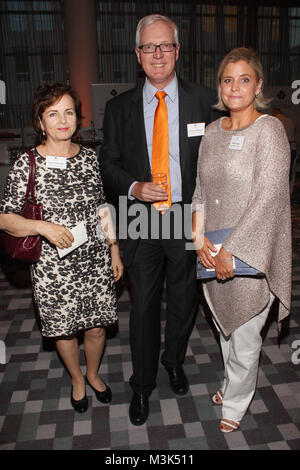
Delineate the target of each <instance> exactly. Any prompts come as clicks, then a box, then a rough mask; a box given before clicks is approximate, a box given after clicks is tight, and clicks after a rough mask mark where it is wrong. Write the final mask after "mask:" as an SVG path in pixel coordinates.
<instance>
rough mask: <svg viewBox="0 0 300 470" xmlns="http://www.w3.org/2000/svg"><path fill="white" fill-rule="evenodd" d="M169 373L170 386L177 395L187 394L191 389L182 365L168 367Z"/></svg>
mask: <svg viewBox="0 0 300 470" xmlns="http://www.w3.org/2000/svg"><path fill="white" fill-rule="evenodd" d="M166 371H167V372H168V374H169V379H170V387H171V389H172V390H173V392H174V393H176V395H185V394H186V393H187V392H188V390H189V383H188V380H187V378H186V375H185V373H184V371H183V368H182V367H181V366H177V367H166Z"/></svg>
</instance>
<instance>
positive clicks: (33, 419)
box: [0, 173, 300, 451]
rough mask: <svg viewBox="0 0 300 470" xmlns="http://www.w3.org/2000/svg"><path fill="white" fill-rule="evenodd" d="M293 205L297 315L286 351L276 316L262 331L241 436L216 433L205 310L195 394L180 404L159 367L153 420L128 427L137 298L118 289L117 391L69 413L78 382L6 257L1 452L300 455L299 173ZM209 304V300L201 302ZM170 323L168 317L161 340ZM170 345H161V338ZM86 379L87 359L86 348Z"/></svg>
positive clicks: (111, 377)
mask: <svg viewBox="0 0 300 470" xmlns="http://www.w3.org/2000/svg"><path fill="white" fill-rule="evenodd" d="M297 176H298V178H297V181H296V185H295V189H294V196H293V241H294V245H293V258H294V263H293V264H294V266H293V297H292V306H293V308H292V316H291V317H290V320H289V321H287V322H286V323H285V324H284V328H283V331H282V335H281V341H280V347H279V346H278V335H277V330H276V321H275V318H276V309H275V308H273V310H272V312H271V315H270V317H269V322H268V325H266V327H265V330H264V344H263V351H262V356H261V365H260V370H259V379H258V387H257V392H256V394H255V397H254V400H253V402H252V404H251V406H250V409H249V411H248V412H247V414H246V416H245V417H244V419H243V421H242V424H241V426H240V429H239V430H238V431H236V432H234V433H231V434H227V435H226V434H222V433H221V432H220V431H219V430H218V424H219V419H220V411H221V410H220V407H218V406H215V405H213V404H212V402H211V398H210V397H211V395H212V394H213V393H214V392H215V391H216V390H217V388H218V386H219V383H220V380H221V378H222V370H223V367H222V359H221V354H220V349H219V345H218V342H217V340H216V336H215V332H214V330H213V328H212V325H211V320H210V319H209V317H208V315H207V308H206V307H204V306H203V304H201V305H200V308H199V313H198V316H197V321H196V324H195V327H194V329H193V332H192V335H191V338H190V342H189V347H188V351H187V356H186V361H185V371H186V374H187V376H188V379H189V382H190V391H189V393H188V395H186V396H185V397H179V398H178V397H176V396H175V395H174V394H173V393H172V392H171V390H170V388H169V384H168V377H167V374H166V372H165V370H164V369H163V368H162V366H160V368H159V372H158V379H157V385H158V386H157V389H156V390H155V391H154V392H153V394H152V395H151V398H150V410H151V412H150V417H149V419H148V421H147V423H146V424H144V425H143V426H141V427H134V426H133V425H132V424H131V423H130V421H129V418H128V406H129V402H130V399H131V390H130V387H129V384H128V379H129V377H130V375H131V361H130V349H129V331H128V323H129V310H130V299H129V294H128V290H127V288H126V284H125V285H123V286H119V305H120V315H119V323H118V328H117V329H115V330H113V331H109V337H108V339H107V347H106V351H105V355H104V358H103V361H102V364H101V368H100V374H101V376H102V377H103V379H104V380H105V381H106V382H107V383H108V384H109V385H110V387H111V389H112V391H113V400H112V403H111V404H110V405H102V404H100V403H99V402H98V401H97V400H96V399H95V396H94V394H93V392H92V391H91V390H90V389H89V388H87V394H88V399H89V409H88V411H87V412H86V413H84V414H77V413H75V412H74V410H73V409H72V407H71V404H70V398H69V396H70V378H69V375H68V373H67V372H66V370H65V368H64V366H63V364H62V363H61V361H60V359H59V358H58V356H57V354H56V352H55V350H54V348H53V344H52V343H51V342H48V341H45V340H43V339H42V338H41V335H40V331H39V327H38V323H37V321H36V317H35V313H34V309H33V305H32V295H31V288H30V280H29V273H28V270H27V267H25V266H24V265H22V264H18V265H17V266H16V264H14V263H12V262H8V260H7V259H6V258H5V257H3V256H2V270H1V273H0V292H1V300H0V340H1V341H0V362H2V364H0V449H1V450H5V449H6V450H21V449H30V450H35V449H43V450H48V449H49V450H50V449H51V450H52V449H53V450H56V449H65V450H72V449H85V450H90V449H94V450H97V449H102V450H104V449H105V450H160V449H162V450H171V451H172V450H176V451H179V450H196V449H203V450H204V449H207V450H213V449H218V450H222V449H224V450H225V449H235V450H237V449H246V450H250V449H266V450H267V449H270V450H274V449H276V450H292V449H300V250H299V245H300V191H299V189H300V174H299V173H298V175H297ZM200 296H201V293H200ZM163 327H164V317H162V333H163ZM162 342H163V337H162ZM80 358H81V363H82V370H83V372H84V371H85V369H84V353H83V349H82V346H81V348H80Z"/></svg>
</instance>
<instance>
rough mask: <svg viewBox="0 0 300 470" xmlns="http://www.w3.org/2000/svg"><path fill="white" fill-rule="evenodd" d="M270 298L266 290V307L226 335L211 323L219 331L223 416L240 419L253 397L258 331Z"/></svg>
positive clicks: (260, 342)
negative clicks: (222, 379) (267, 298)
mask: <svg viewBox="0 0 300 470" xmlns="http://www.w3.org/2000/svg"><path fill="white" fill-rule="evenodd" d="M273 300H274V295H273V294H271V293H270V301H269V303H268V305H267V306H266V308H265V309H264V310H263V311H262V312H261V313H259V314H258V315H256V316H255V317H253V318H251V320H249V321H248V322H246V323H244V324H243V325H241V326H240V327H239V328H237V329H236V330H235V331H234V332H233V333H231V335H229V336H224V335H223V333H222V332H221V331H220V328H219V327H218V325H217V324H216V322H215V324H216V327H217V329H218V331H219V334H220V341H221V349H222V354H223V360H224V367H225V372H224V381H223V384H222V388H221V390H222V392H223V406H222V416H223V418H226V419H230V420H233V421H237V422H240V421H241V419H242V418H243V416H244V414H245V413H246V411H247V409H248V407H249V405H250V402H251V400H252V398H253V395H254V393H255V389H256V383H257V375H258V365H259V358H260V352H261V347H262V337H261V335H260V332H261V330H262V328H263V326H264V324H265V322H266V320H267V317H268V314H269V310H270V308H271V305H272V303H273Z"/></svg>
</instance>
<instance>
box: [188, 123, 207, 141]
mask: <svg viewBox="0 0 300 470" xmlns="http://www.w3.org/2000/svg"><path fill="white" fill-rule="evenodd" d="M187 134H188V137H197V136H199V135H204V134H205V122H192V123H191V124H188V125H187Z"/></svg>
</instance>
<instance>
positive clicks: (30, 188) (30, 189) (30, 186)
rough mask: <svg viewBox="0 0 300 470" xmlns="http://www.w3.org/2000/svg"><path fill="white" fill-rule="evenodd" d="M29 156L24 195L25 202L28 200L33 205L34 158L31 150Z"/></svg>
mask: <svg viewBox="0 0 300 470" xmlns="http://www.w3.org/2000/svg"><path fill="white" fill-rule="evenodd" d="M28 156H29V177H28V184H27V191H26V195H25V200H26V201H27V200H28V199H29V198H30V199H31V201H32V202H33V203H34V204H35V202H36V201H35V197H34V185H35V156H34V153H33V151H32V150H29V151H28Z"/></svg>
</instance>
